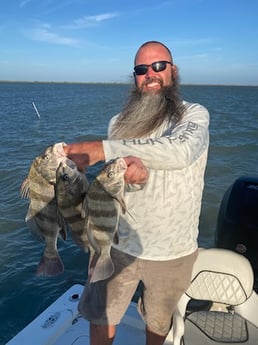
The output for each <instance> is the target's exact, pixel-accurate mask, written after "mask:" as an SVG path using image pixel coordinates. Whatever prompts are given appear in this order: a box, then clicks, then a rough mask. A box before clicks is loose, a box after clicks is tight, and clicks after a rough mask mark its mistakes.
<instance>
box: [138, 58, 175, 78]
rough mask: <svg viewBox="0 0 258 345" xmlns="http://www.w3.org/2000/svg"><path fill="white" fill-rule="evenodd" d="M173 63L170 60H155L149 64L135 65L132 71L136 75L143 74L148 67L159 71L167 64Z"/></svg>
mask: <svg viewBox="0 0 258 345" xmlns="http://www.w3.org/2000/svg"><path fill="white" fill-rule="evenodd" d="M168 63H169V64H170V65H171V66H172V65H173V64H172V62H169V61H156V62H153V63H152V64H150V65H137V66H135V67H134V72H135V74H136V75H144V74H146V73H147V71H148V68H149V67H151V68H152V69H153V71H154V72H161V71H164V70H165V69H166V68H167V64H168Z"/></svg>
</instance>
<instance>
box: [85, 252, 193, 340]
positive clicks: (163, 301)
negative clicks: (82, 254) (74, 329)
mask: <svg viewBox="0 0 258 345" xmlns="http://www.w3.org/2000/svg"><path fill="white" fill-rule="evenodd" d="M197 255H198V251H196V252H194V253H193V254H190V255H187V256H184V257H182V258H179V259H175V260H169V261H150V260H142V259H138V258H136V257H133V256H130V255H127V254H125V253H123V252H120V251H118V250H116V249H114V248H112V251H111V256H112V260H113V263H114V265H115V273H114V274H113V275H112V277H110V278H109V279H107V280H103V281H98V282H96V283H92V284H89V283H88V282H87V283H86V286H85V289H84V291H83V294H82V297H81V300H80V303H79V311H80V313H81V314H82V316H83V317H84V318H86V319H88V320H89V321H91V322H92V323H93V324H96V325H117V324H119V323H120V321H121V319H122V317H123V315H124V314H125V312H126V309H127V307H128V305H129V304H130V302H131V300H132V297H133V295H134V293H135V290H136V288H137V286H138V284H139V282H140V281H142V283H143V289H142V291H141V296H140V298H139V300H138V310H139V312H140V314H141V316H142V318H143V320H144V321H145V323H146V325H147V326H148V329H149V330H151V331H152V332H154V333H156V334H160V335H166V334H167V333H168V331H169V329H170V327H171V320H172V315H173V312H174V309H175V307H176V305H177V302H178V300H179V299H180V297H181V296H182V294H183V293H184V292H185V291H186V290H187V288H188V287H189V285H190V282H191V274H192V268H193V264H194V261H195V260H196V257H197Z"/></svg>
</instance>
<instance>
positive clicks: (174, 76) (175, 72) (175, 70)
mask: <svg viewBox="0 0 258 345" xmlns="http://www.w3.org/2000/svg"><path fill="white" fill-rule="evenodd" d="M171 68H172V75H173V78H177V75H178V68H177V66H176V65H172V66H171Z"/></svg>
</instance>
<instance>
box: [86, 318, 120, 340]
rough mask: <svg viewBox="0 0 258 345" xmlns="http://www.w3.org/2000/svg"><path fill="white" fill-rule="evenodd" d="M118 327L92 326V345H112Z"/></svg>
mask: <svg viewBox="0 0 258 345" xmlns="http://www.w3.org/2000/svg"><path fill="white" fill-rule="evenodd" d="M115 334H116V326H113V325H107V326H106V325H94V324H92V323H91V324H90V345H100V344H101V345H112V344H113V341H114V338H115Z"/></svg>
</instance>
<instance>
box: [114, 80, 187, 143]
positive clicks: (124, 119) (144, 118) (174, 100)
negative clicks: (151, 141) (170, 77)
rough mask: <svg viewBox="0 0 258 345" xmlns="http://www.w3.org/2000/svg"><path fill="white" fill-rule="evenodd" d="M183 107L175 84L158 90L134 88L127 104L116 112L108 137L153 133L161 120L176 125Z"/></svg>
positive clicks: (134, 136)
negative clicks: (116, 117) (143, 90)
mask: <svg viewBox="0 0 258 345" xmlns="http://www.w3.org/2000/svg"><path fill="white" fill-rule="evenodd" d="M183 111H184V107H183V104H182V100H181V98H180V96H179V92H178V83H177V81H174V84H173V86H169V87H162V89H161V91H160V92H157V93H152V92H146V93H144V92H142V91H141V90H139V89H138V88H137V87H134V88H133V89H132V92H131V96H130V98H129V101H128V103H127V104H126V106H125V108H124V110H123V111H122V113H121V114H120V115H119V117H118V119H117V120H116V122H115V124H114V126H113V128H112V129H111V134H110V138H112V139H137V138H144V137H147V136H148V135H150V134H151V133H153V131H154V130H155V129H157V128H158V127H160V125H161V124H163V123H164V122H168V123H171V124H176V123H177V122H178V121H180V120H181V118H182V114H183Z"/></svg>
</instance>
